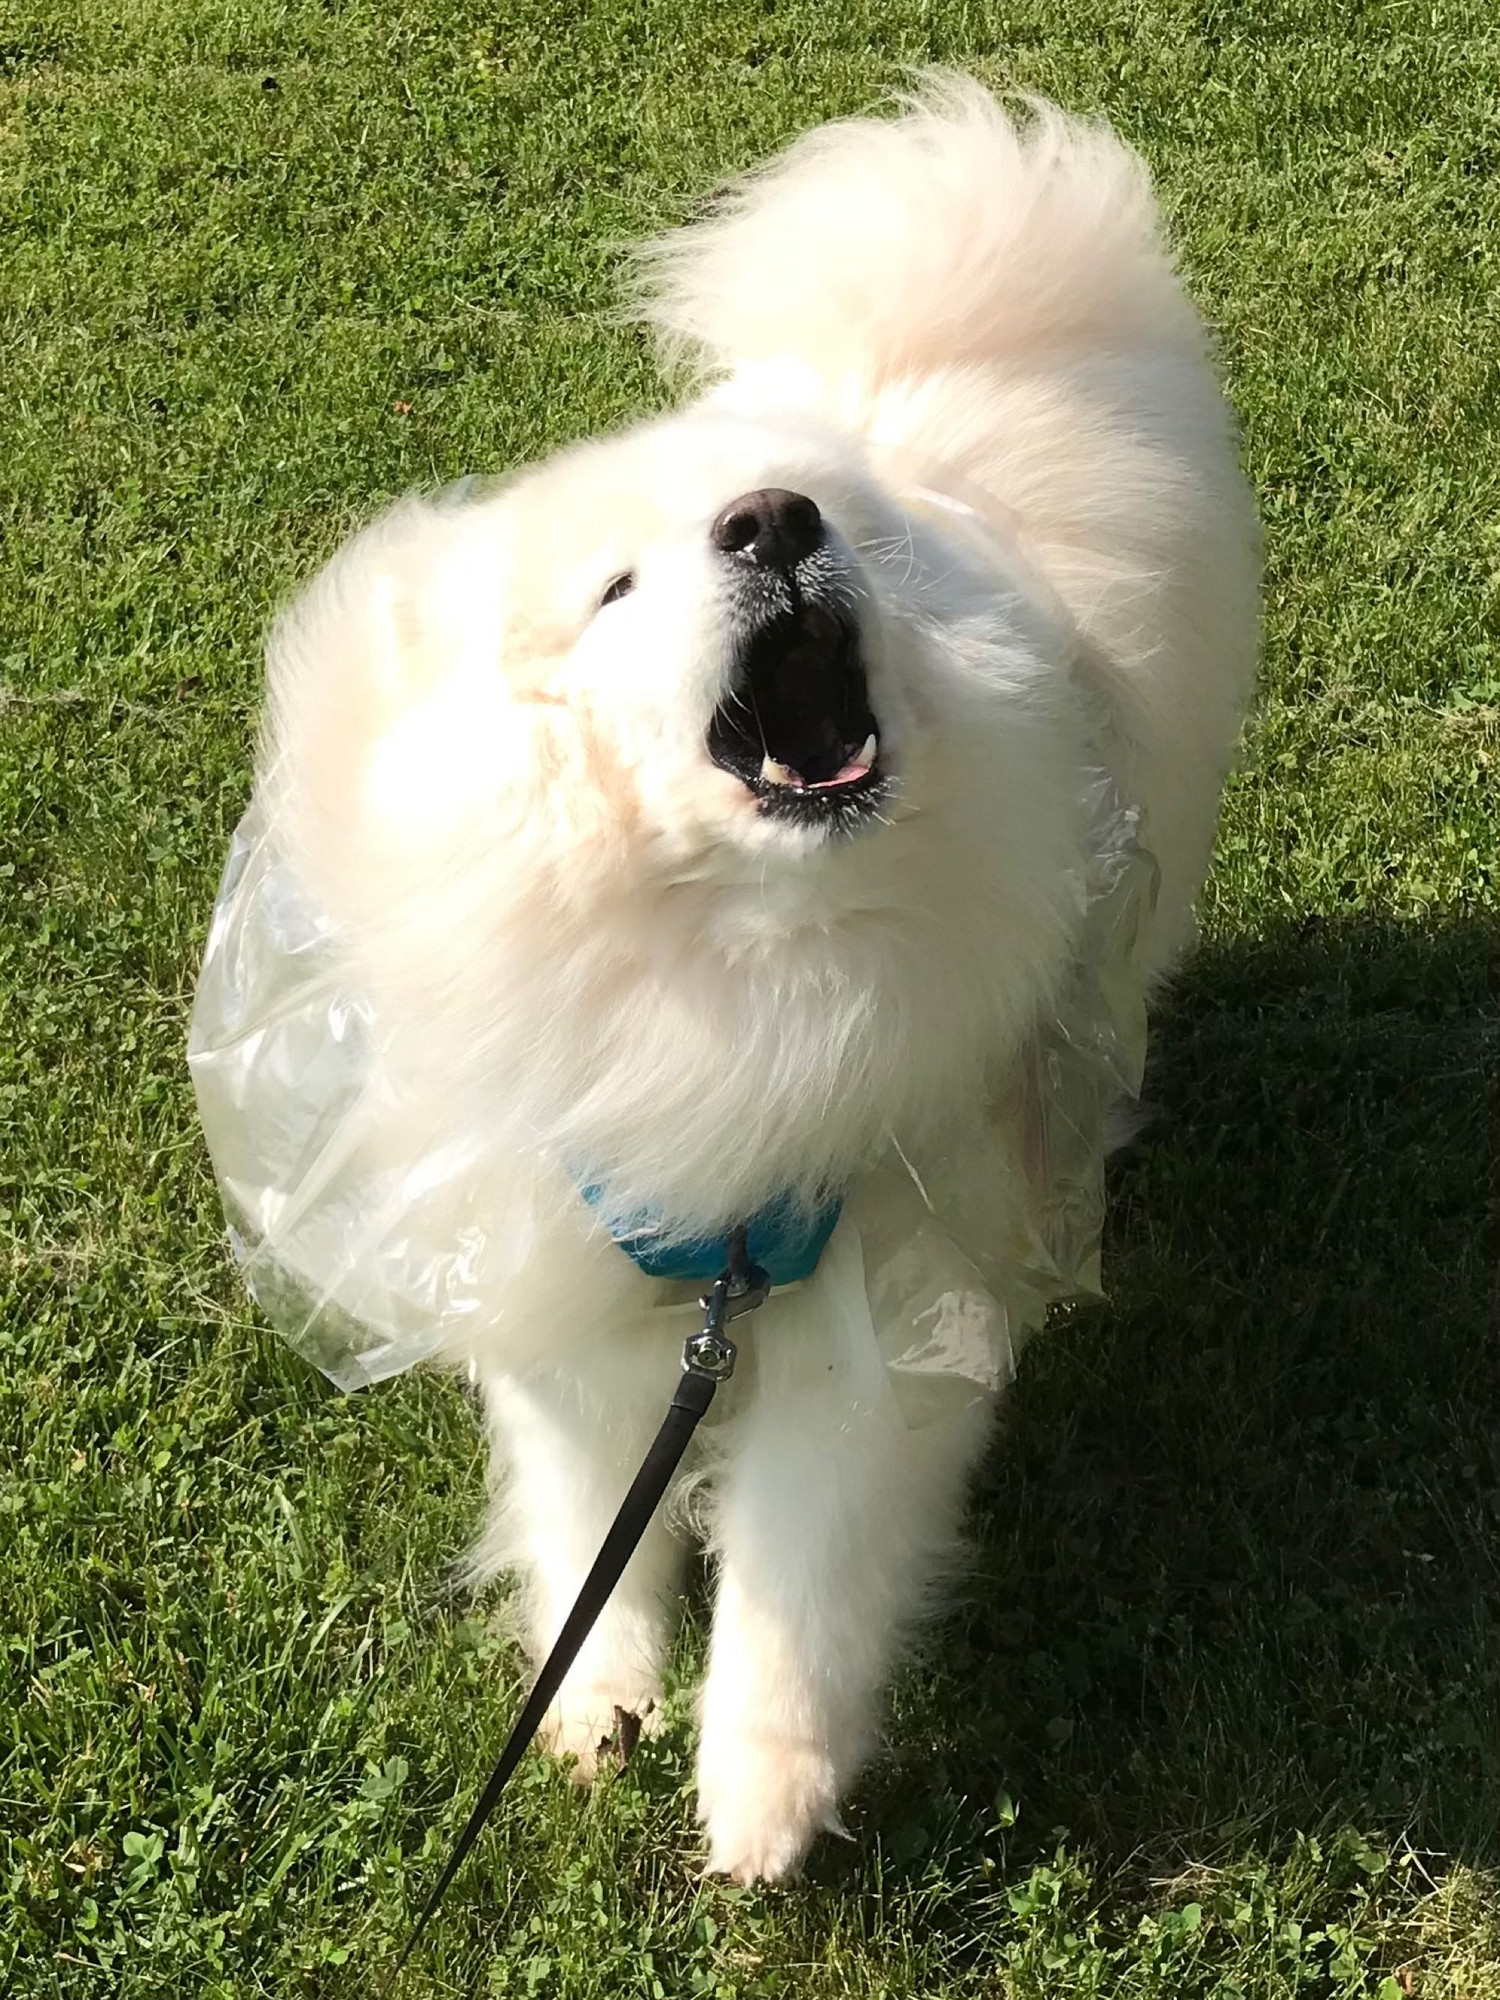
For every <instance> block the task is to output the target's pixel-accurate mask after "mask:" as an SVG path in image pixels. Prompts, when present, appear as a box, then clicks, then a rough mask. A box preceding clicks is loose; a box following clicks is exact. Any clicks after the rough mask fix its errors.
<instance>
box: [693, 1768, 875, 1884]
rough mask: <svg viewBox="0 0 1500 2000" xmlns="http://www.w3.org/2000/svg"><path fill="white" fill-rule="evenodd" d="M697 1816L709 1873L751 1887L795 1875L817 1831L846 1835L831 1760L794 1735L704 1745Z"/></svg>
mask: <svg viewBox="0 0 1500 2000" xmlns="http://www.w3.org/2000/svg"><path fill="white" fill-rule="evenodd" d="M698 1817H699V1819H700V1820H702V1822H703V1824H704V1827H705V1829H706V1830H707V1833H708V1871H707V1872H708V1873H709V1874H710V1875H728V1876H731V1877H732V1878H733V1879H734V1880H735V1881H736V1882H743V1883H747V1884H748V1883H751V1882H784V1881H786V1880H787V1879H788V1878H789V1877H791V1876H793V1875H795V1874H796V1873H797V1871H798V1870H799V1869H800V1868H801V1866H802V1863H803V1860H804V1859H805V1858H806V1855H807V1851H808V1849H809V1848H810V1847H811V1846H812V1844H813V1842H814V1841H815V1840H816V1839H817V1837H818V1835H819V1834H820V1833H837V1834H841V1835H844V1837H845V1838H847V1837H848V1836H847V1834H846V1833H845V1828H844V1823H843V1821H842V1820H841V1819H840V1818H839V1815H838V1779H837V1774H836V1773H835V1770H834V1766H833V1760H832V1758H831V1757H830V1756H829V1754H828V1752H827V1751H826V1750H825V1749H822V1748H821V1747H820V1746H819V1745H817V1744H816V1743H810V1742H806V1741H804V1740H802V1739H800V1738H798V1737H792V1736H766V1735H751V1734H749V1733H746V1734H744V1735H734V1736H730V1737H727V1738H725V1739H724V1740H722V1741H720V1742H708V1741H705V1743H704V1744H703V1747H702V1749H701V1751H700V1754H699V1758H698Z"/></svg>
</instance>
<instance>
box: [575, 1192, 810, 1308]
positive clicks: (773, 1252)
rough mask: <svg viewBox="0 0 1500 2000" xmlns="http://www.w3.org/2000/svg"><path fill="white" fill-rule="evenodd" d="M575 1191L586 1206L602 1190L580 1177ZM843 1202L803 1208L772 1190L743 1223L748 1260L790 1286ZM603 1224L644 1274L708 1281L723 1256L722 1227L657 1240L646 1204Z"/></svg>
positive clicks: (806, 1271) (597, 1200) (594, 1204)
mask: <svg viewBox="0 0 1500 2000" xmlns="http://www.w3.org/2000/svg"><path fill="white" fill-rule="evenodd" d="M578 1192H579V1193H580V1194H581V1195H582V1196H583V1198H584V1200H585V1201H586V1202H587V1203H588V1205H589V1207H590V1208H592V1209H596V1210H598V1209H600V1208H601V1206H602V1203H603V1200H604V1190H603V1188H601V1187H600V1186H598V1185H597V1183H594V1182H588V1181H580V1182H579V1184H578ZM843 1205H844V1204H843V1201H842V1200H841V1199H836V1200H833V1201H830V1202H828V1203H826V1204H825V1205H824V1206H823V1207H822V1208H815V1209H807V1208H804V1207H803V1206H802V1204H801V1203H800V1202H798V1201H795V1200H794V1199H793V1198H792V1197H791V1196H790V1195H778V1196H777V1197H776V1199H775V1200H774V1201H771V1202H767V1204H766V1206H765V1207H764V1208H762V1209H760V1210H759V1211H758V1212H757V1213H756V1214H754V1215H752V1216H751V1217H750V1218H749V1219H748V1221H747V1223H746V1225H745V1227H746V1241H747V1247H748V1249H749V1252H750V1260H751V1262H752V1263H754V1264H759V1265H760V1267H761V1268H762V1270H764V1271H765V1272H766V1274H767V1276H768V1277H769V1278H770V1280H771V1283H772V1284H773V1285H794V1284H796V1282H797V1280H798V1279H799V1278H810V1277H811V1276H812V1274H813V1272H814V1271H815V1270H816V1269H817V1266H818V1259H819V1258H820V1257H821V1256H822V1254H823V1250H824V1247H825V1245H826V1244H827V1242H828V1239H829V1237H830V1236H832V1234H833V1226H834V1224H835V1223H836V1222H837V1221H838V1219H839V1211H840V1209H841V1208H842V1207H843ZM608 1227H609V1233H610V1236H611V1238H612V1240H613V1241H614V1242H616V1243H618V1244H619V1246H620V1248H621V1249H622V1250H623V1251H624V1252H625V1254H626V1256H627V1257H629V1258H630V1260H631V1262H632V1263H634V1264H637V1265H639V1267H640V1268H641V1270H643V1271H644V1272H645V1274H646V1276H647V1277H648V1278H676V1279H679V1280H682V1281H683V1282H686V1283H692V1284H698V1283H702V1282H705V1281H711V1280H712V1279H714V1278H717V1277H718V1275H719V1273H720V1272H721V1271H722V1270H723V1269H724V1266H725V1264H726V1263H727V1261H728V1258H729V1233H728V1231H727V1230H726V1231H725V1233H724V1234H723V1235H722V1236H694V1237H688V1238H685V1239H684V1238H682V1237H669V1238H668V1239H667V1240H666V1241H665V1242H662V1241H660V1237H661V1221H660V1218H659V1217H658V1216H656V1215H654V1214H653V1213H652V1212H651V1211H650V1210H649V1209H648V1210H646V1211H645V1212H643V1213H641V1214H639V1215H633V1216H631V1217H629V1218H628V1219H627V1220H625V1221H622V1222H612V1223H609V1225H608Z"/></svg>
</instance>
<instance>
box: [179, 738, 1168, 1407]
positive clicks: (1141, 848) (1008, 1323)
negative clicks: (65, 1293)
mask: <svg viewBox="0 0 1500 2000" xmlns="http://www.w3.org/2000/svg"><path fill="white" fill-rule="evenodd" d="M1091 804H1092V809H1093V822H1094V823H1093V839H1092V843H1091V854H1092V858H1091V863H1090V868H1089V878H1088V880H1087V882H1086V884H1085V885H1084V889H1085V921H1084V930H1083V938H1082V948H1081V951H1080V954H1079V959H1078V963H1077V965H1076V968H1075V972H1074V976H1073V979H1072V981H1071V984H1070V987H1069V990H1068V992H1067V994H1066V995H1065V997H1064V999H1063V1001H1062V1003H1061V1004H1060V1005H1059V1007H1058V1010H1057V1012H1056V1014H1055V1015H1054V1017H1053V1018H1052V1019H1050V1020H1049V1021H1047V1022H1045V1023H1043V1024H1042V1025H1041V1026H1040V1028H1039V1029H1038V1031H1037V1033H1036V1035H1035V1037H1034V1039H1033V1041H1032V1043H1031V1045H1030V1047H1029V1048H1027V1049H1026V1050H1025V1052H1024V1053H1023V1056H1022V1058H1021V1060H1020V1061H1019V1062H1018V1064H1017V1066H1016V1070H1015V1073H1014V1078H1013V1083H1012V1087H1011V1089H1010V1091H1009V1093H1008V1094H1007V1097H1006V1099H1005V1101H1004V1102H1002V1103H1000V1104H998V1105H997V1106H996V1107H995V1109H994V1115H993V1118H992V1120H991V1122H990V1124H989V1127H988V1129H987V1130H986V1132H985V1133H984V1135H983V1136H982V1137H981V1138H979V1139H976V1140H974V1141H971V1142H969V1143H967V1144H966V1146H965V1148H964V1149H963V1150H962V1151H961V1152H956V1153H954V1154H953V1155H952V1156H951V1157H949V1158H947V1159H944V1160H942V1161H939V1162H936V1163H934V1162H931V1161H925V1160H924V1162H923V1163H922V1169H921V1172H920V1174H919V1173H918V1171H917V1170H916V1169H915V1168H914V1167H913V1166H912V1165H910V1164H909V1163H908V1162H907V1161H906V1159H905V1158H904V1156H903V1155H902V1154H901V1153H900V1152H899V1150H898V1149H896V1148H895V1147H894V1146H893V1147H892V1149H891V1152H890V1155H889V1157H888V1158H887V1159H886V1160H884V1161H882V1162H881V1163H880V1164H879V1165H878V1166H877V1167H876V1168H875V1169H874V1170H873V1171H871V1172H869V1173H866V1174H864V1175H862V1176H860V1177H859V1179H858V1180H857V1181H856V1182H855V1184H854V1185H853V1186H851V1187H850V1188H849V1189H848V1190H847V1193H846V1197H845V1201H844V1207H843V1211H842V1214H841V1216H840V1219H839V1222H838V1226H837V1228H836V1229H835V1230H834V1233H833V1236H832V1239H831V1240H830V1242H829V1244H828V1246H827V1248H826V1250H825V1251H824V1252H823V1255H822V1258H821V1260H820V1262H819V1264H818V1268H817V1269H816V1270H815V1271H814V1273H813V1275H812V1276H811V1278H809V1279H808V1280H806V1281H805V1282H804V1283H801V1284H796V1285H792V1286H788V1287H786V1288H785V1289H784V1290H778V1291H777V1292H776V1293H774V1294H773V1296H772V1300H771V1303H770V1305H768V1307H767V1308H766V1311H767V1312H768V1313H773V1314H774V1313H777V1312H779V1313H780V1314H782V1315H783V1316H792V1315H795V1316H797V1317H803V1316H808V1317H810V1319H815V1320H816V1321H817V1323H818V1325H819V1326H820V1328H821V1330H822V1333H823V1336H824V1337H825V1338H831V1339H832V1341H833V1344H834V1348H835V1352H836V1354H837V1356H838V1362H839V1366H840V1367H841V1369H842V1370H843V1372H844V1374H845V1376H846V1377H847V1381H848V1386H849V1393H850V1401H851V1405H853V1406H859V1407H865V1406H870V1405H873V1404H874V1403H876V1402H878V1401H880V1400H881V1399H882V1398H883V1397H885V1396H886V1395H888V1394H892V1393H893V1394H894V1395H895V1397H896V1400H897V1403H898V1406H899V1407H900V1409H901V1411H902V1413H903V1415H904V1416H905V1418H906V1421H907V1422H909V1423H913V1424H919V1423H924V1422H927V1421H931V1420H932V1419H933V1418H935V1417H936V1416H937V1415H938V1414H939V1413H940V1412H941V1411H942V1410H944V1409H947V1408H950V1407H951V1406H952V1403H953V1399H954V1396H955V1394H958V1395H959V1396H968V1397H972V1396H974V1395H980V1394H985V1393H988V1392H990V1391H993V1390H996V1389H999V1388H1002V1387H1003V1386H1004V1385H1005V1384H1006V1383H1007V1382H1008V1381H1009V1380H1010V1378H1011V1376H1012V1375H1013V1374H1014V1372H1015V1367H1016V1363H1017V1360H1018V1358H1019V1355H1020V1352H1021V1348H1022V1346H1023V1345H1024V1343H1025V1341H1026V1339H1027V1338H1028V1337H1029V1335H1030V1334H1031V1333H1032V1332H1034V1331H1035V1330H1036V1328H1038V1327H1039V1326H1040V1325H1041V1324H1042V1322H1043V1320H1044V1318H1045V1316H1046V1312H1047V1308H1048V1306H1049V1305H1050V1304H1051V1303H1053V1302H1054V1301H1056V1300H1059V1299H1063V1298H1067V1297H1073V1296H1078V1295H1086V1294H1090V1293H1096V1292H1097V1291H1098V1288H1099V1242H1100V1232H1101V1228H1102V1223H1103V1214H1104V1131H1105V1121H1106V1118H1107V1115H1108V1113H1109V1110H1110V1107H1111V1105H1112V1104H1114V1103H1115V1102H1116V1101H1117V1100H1118V1099H1119V1098H1121V1097H1124V1096H1131V1095H1134V1094H1135V1092H1136V1091H1137V1090H1138V1088H1139V1085H1140V1078H1141V1070H1142V1065H1143V1063H1144V1058H1145V1044H1146V1020H1145V1007H1144V1000H1143V995H1142V982H1141V979H1140V977H1139V975H1138V971H1137V966H1136V950H1137V940H1138V938H1139V936H1140V932H1141V929H1142V926H1143V924H1144V922H1145V921H1146V919H1147V918H1148V917H1149V915H1150V912H1151V909H1152V906H1153V903H1154V899H1155V894H1156V867H1155V863H1154V861H1153V860H1152V857H1151V855H1150V853H1149V852H1148V850H1147V849H1146V847H1145V845H1144V844H1143V842H1142V840H1141V837H1140V829H1139V824H1138V817H1137V815H1136V814H1135V812H1134V811H1132V810H1131V809H1130V808H1128V807H1125V806H1124V805H1122V803H1121V802H1120V799H1119V797H1118V794H1117V792H1116V789H1115V786H1114V783H1113V781H1112V780H1111V778H1110V777H1109V776H1108V775H1107V774H1106V773H1105V772H1104V771H1102V770H1100V771H1098V772H1096V773H1094V774H1093V775H1092V778H1091ZM385 1051H386V1041H385V1037H384V1035H383V1033H382V1028H381V1023H380V1021H379V1020H378V1018H377V1015H376V1010H375V1008H374V1006H373V1004H372V1002H371V1001H370V1000H369V998H368V997H367V996H364V995H362V994H360V993H359V992H358V991H356V990H354V988H353V986H352V983H351V977H350V968H349V964H348V962H347V959H346V957H345V954H344V952H343V950H342V948H341V946H340V942H339V939H338V937H337V935H336V934H335V932H334V930H333V928H332V926H331V925H330V923H329V922H328V920H327V919H326V918H325V917H324V916H323V915H322V914H321V913H320V912H319V911H318V910H317V909H316V908H315V907H314V906H313V904H312V903H311V902H310V900H309V899H308V897H307V895H306V893H305V892H304V890H303V889H302V887H301V885H300V884H299V882H298V881H297V879H296V877H295V875H294V873H293V871H292V869H291V868H290V867H289V866H288V864H287V862H286V861H285V859H284V858H283V857H282V856H281V855H280V854H278V852H277V851H276V849H275V847H274V845H273V843H272V841H271V839H270V837H269V835H268V833H267V831H266V828H265V825H264V822H263V819H262V816H261V813H260V810H259V807H258V805H256V804H252V805H251V807H250V810H249V811H248V812H247V813H246V815H245V818H244V819H243V821H242V822H241V824H240V826H239V827H238V829H237V830H236V832H235V835H234V838H233V842H232V844H231V847H230V853H229V859H228V863H227V865H226V867H225V870H224V877H223V881H222V883H221V886H220V890H219V896H218V901H217V904H216V906H215V910H214V916H213V922H212V926H211V928H210V932H209V938H208V945H207V950H206V953H205V957H204V962H203V970H202V974H201V977H200V980H199V985H198V992H197V998H196V1002H195V1005H194V1009H193V1019H192V1027H191V1031H190V1036H189V1043H188V1061H189V1065H190V1068H191V1071H192V1076H193V1082H194V1085H195V1087H196V1090H197V1095H198V1105H199V1111H200V1114H201V1117H202V1121H203V1129H204V1133H205V1135H206V1138H207V1141H208V1147H209V1152H210V1155H211V1156H212V1160H213V1165H214V1171H215V1173H216V1175H217V1178H218V1183H219V1188H220V1191H221V1194H222V1196H223V1200H224V1209H225V1214H226V1217H227V1219H228V1224H229V1240H230V1244H231V1246H232V1248H233V1251H234V1254H235V1256H236V1258H237V1260H238V1262H239V1265H240V1268H241V1271H242V1274H243V1276H244V1280H245V1283H246V1285H247V1287H248V1289H249V1291H250V1292H251V1294H252V1296H253V1297H254V1299H255V1300H256V1302H257V1303H258V1304H259V1305H260V1307H261V1308H262V1310H263V1311H264V1312H265V1314H266V1315H267V1317H268V1318H269V1319H270V1320H271V1322H272V1324H273V1325H274V1326H275V1327H276V1328H277V1330H278V1331H279V1332H280V1333H281V1334H282V1336H283V1337H284V1338H285V1339H286V1340H287V1341H288V1342H289V1343H290V1345H291V1346H292V1347H293V1348H294V1349H295V1350H296V1351H297V1353H298V1354H300V1355H302V1356H303V1357H304V1358H305V1359H306V1360H308V1361H310V1362H312V1363H313V1365H314V1366H315V1367H317V1368H319V1369H321V1370H322V1372H323V1373H324V1374H325V1375H327V1376H328V1377H329V1379H330V1380H331V1381H333V1382H334V1383H336V1384H337V1385H338V1387H340V1388H341V1389H354V1388H359V1387H362V1386H364V1385H366V1384H368V1383H372V1382H377V1381H380V1380H382V1379H384V1378H385V1377H387V1376H391V1375H396V1374H399V1373H401V1372H402V1371H403V1370H405V1369H407V1368H410V1367H412V1366H414V1365H415V1364H416V1363H418V1362H420V1361H428V1360H440V1361H448V1362H455V1363H457V1362H462V1361H463V1360H465V1359H466V1358H467V1357H468V1356H469V1355H470V1354H471V1353H472V1351H473V1348H474V1344H475V1340H476V1336H477V1335H478V1334H479V1332H480V1331H481V1329H482V1328H483V1327H484V1326H485V1325H487V1324H488V1323H489V1322H490V1321H492V1320H493V1319H494V1318H495V1317H496V1314H497V1311H498V1310H500V1309H501V1308H500V1307H499V1306H498V1304H497V1302H498V1301H501V1300H503V1298H504V1295H505V1289H506V1286H507V1283H508V1282H509V1281H510V1280H511V1279H512V1277H513V1276H514V1275H515V1273H516V1272H517V1271H518V1270H519V1269H520V1267H521V1264H522V1262H523V1261H524V1258H525V1254H526V1250H525V1245H526V1236H527V1229H526V1226H525V1219H524V1218H518V1217H517V1216H516V1215H515V1214H514V1213H512V1212H511V1211H510V1210H509V1209H507V1208H506V1206H505V1199H504V1196H503V1195H502V1194H501V1193H499V1192H497V1188H504V1187H506V1186H512V1187H513V1185H514V1181H513V1177H507V1176H505V1175H503V1174H502V1175H499V1176H497V1175H496V1174H495V1172H494V1171H493V1168H494V1165H495V1163H494V1161H493V1160H491V1159H488V1158H487V1155H486V1147H485V1144H484V1141H483V1139H482V1137H481V1136H479V1135H477V1134H473V1133H467V1134H466V1133H463V1132H455V1131H445V1130H440V1129H438V1128H437V1127H436V1125H435V1124H434V1123H433V1122H432V1121H431V1119H430V1118H429V1117H424V1113H423V1107H422V1105H421V1104H420V1103H418V1102H413V1101H411V1100H410V1099H409V1098H408V1097H406V1096H404V1095H403V1092H402V1089H401V1087H400V1084H399V1081H398V1079H397V1077H396V1076H395V1074H394V1072H393V1070H392V1067H391V1065H390V1064H389V1063H388V1062H387V1060H386V1052H385ZM559 1178H560V1183H561V1176H560V1177H559ZM561 1198H562V1199H564V1200H568V1199H576V1203H577V1209H578V1224H579V1235H580V1242H585V1241H588V1240H589V1239H590V1238H591V1237H592V1238H593V1239H594V1240H595V1247H596V1250H597V1249H598V1248H599V1239H601V1237H602V1230H601V1226H600V1224H599V1223H598V1221H597V1218H595V1217H593V1216H592V1215H591V1212H590V1211H589V1209H588V1208H587V1206H586V1205H585V1203H584V1202H583V1200H582V1197H581V1196H577V1197H574V1196H571V1195H569V1194H568V1193H567V1192H566V1191H565V1192H564V1193H563V1195H562V1197H561ZM599 1254H604V1255H607V1256H608V1257H610V1258H622V1259H623V1257H624V1252H623V1251H620V1250H617V1249H615V1248H614V1247H613V1245H610V1244H608V1242H607V1240H606V1241H604V1243H603V1248H602V1251H600V1253H599ZM629 1296H630V1298H631V1300H632V1301H633V1304H632V1307H631V1310H633V1311H639V1312H646V1313H655V1312H660V1311H671V1312H681V1311H683V1310H684V1308H685V1306H690V1304H691V1300H690V1296H689V1294H688V1292H687V1290H686V1288H684V1287H683V1286H680V1285H672V1284H671V1283H668V1282H661V1283H656V1284H652V1283H651V1281H649V1280H643V1281H642V1283H641V1285H640V1286H639V1287H638V1288H637V1289H636V1290H634V1291H632V1292H631V1293H630V1294H629Z"/></svg>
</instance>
